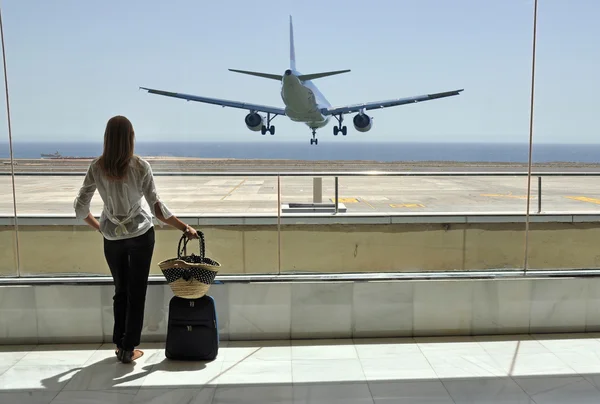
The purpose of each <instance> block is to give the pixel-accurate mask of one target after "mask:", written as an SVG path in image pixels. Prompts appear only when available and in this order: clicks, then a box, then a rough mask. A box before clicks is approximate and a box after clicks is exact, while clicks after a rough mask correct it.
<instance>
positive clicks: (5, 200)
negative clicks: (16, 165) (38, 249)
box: [0, 145, 18, 276]
mask: <svg viewBox="0 0 600 404" xmlns="http://www.w3.org/2000/svg"><path fill="white" fill-rule="evenodd" d="M2 149H3V150H8V145H7V147H6V148H4V147H3V148H2ZM1 153H2V155H0V161H1V164H2V168H0V169H1V170H2V175H1V176H0V276H16V275H17V273H18V271H17V248H16V240H17V238H16V237H17V233H16V228H15V225H14V223H15V215H14V206H13V191H12V183H11V176H10V175H5V174H9V173H10V165H9V164H6V163H10V159H8V158H6V155H5V153H4V152H1Z"/></svg>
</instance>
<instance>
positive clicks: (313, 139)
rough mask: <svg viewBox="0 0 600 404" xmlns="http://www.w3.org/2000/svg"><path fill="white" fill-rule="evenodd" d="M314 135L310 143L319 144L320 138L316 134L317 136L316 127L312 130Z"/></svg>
mask: <svg viewBox="0 0 600 404" xmlns="http://www.w3.org/2000/svg"><path fill="white" fill-rule="evenodd" d="M312 135H313V137H312V139H310V144H311V145H312V144H314V145H318V144H319V139H317V138H316V136H317V130H316V129H313V130H312Z"/></svg>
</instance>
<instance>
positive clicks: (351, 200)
mask: <svg viewBox="0 0 600 404" xmlns="http://www.w3.org/2000/svg"><path fill="white" fill-rule="evenodd" d="M330 201H331V202H335V199H333V198H332V199H330ZM338 202H339V203H358V199H356V198H338Z"/></svg>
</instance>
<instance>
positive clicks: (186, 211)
mask: <svg viewBox="0 0 600 404" xmlns="http://www.w3.org/2000/svg"><path fill="white" fill-rule="evenodd" d="M19 163H20V164H18V165H17V167H19V169H18V170H21V171H22V172H23V171H26V172H56V171H60V172H69V171H71V172H73V171H76V172H84V171H85V169H86V167H87V165H88V164H89V161H80V162H63V163H62V164H60V163H56V162H48V161H41V160H37V162H36V165H31V163H30V165H27V164H26V163H24V162H19ZM151 163H152V166H153V170H154V172H155V173H157V175H156V185H157V188H158V192H159V195H160V197H161V198H162V200H163V201H164V202H165V203H166V204H167V206H168V207H169V208H170V209H171V210H172V211H173V212H174V213H175V214H178V215H195V214H215V215H223V214H276V213H277V199H278V196H277V189H278V188H277V177H276V176H252V175H235V176H232V177H228V176H227V177H224V176H207V175H204V176H203V175H201V174H198V176H181V175H172V176H160V175H158V173H160V172H169V171H171V172H173V171H176V172H184V171H194V172H200V171H202V170H199V169H198V167H200V166H202V167H204V168H205V170H204V171H212V172H217V171H221V172H222V171H237V172H244V171H252V172H259V171H260V172H264V171H269V172H283V173H284V174H283V176H282V177H281V202H282V203H294V202H302V203H308V202H312V201H313V178H312V176H306V177H298V176H293V177H288V176H285V172H287V171H302V170H305V171H306V170H311V171H312V170H316V169H320V170H323V169H327V170H328V171H330V170H331V171H339V172H343V171H362V170H380V171H385V170H383V169H382V168H381V167H382V166H383V165H384V164H379V165H378V164H374V163H372V162H370V164H368V165H367V164H366V163H365V167H368V168H364V167H363V168H357V165H361V164H362V163H356V162H354V163H346V164H343V162H341V163H335V162H334V163H332V162H317V163H315V164H311V163H312V162H301V163H302V167H301V169H302V170H300V169H299V168H298V167H296V166H295V165H294V164H293V163H289V162H270V163H267V162H264V161H263V162H260V163H256V162H253V161H249V160H243V161H235V163H229V164H227V163H223V162H221V164H220V165H219V164H217V163H216V161H215V160H211V161H210V164H206V162H204V161H202V160H196V161H192V162H190V160H184V161H178V160H170V161H162V163H161V162H158V163H157V162H152V161H151ZM401 164H406V163H401ZM207 165H209V166H211V167H212V168H213V169H211V170H208V169H206V168H207V167H206V166H207ZM421 165H422V166H424V167H419V168H422V169H426V170H433V169H434V168H432V167H431V166H427V165H426V164H423V163H421ZM194 166H195V167H194ZM278 166H284V168H285V169H284V170H280V169H278V168H281V167H278ZM396 166H398V164H397V165H396ZM413 166H414V167H417V166H416V165H413ZM25 167H27V168H26V169H25ZM33 167H35V168H33ZM385 167H387V168H388V169H394V168H395V167H393V164H390V163H386V164H385ZM4 168H6V167H4ZM184 168H185V169H184ZM214 168H218V169H214ZM242 168H245V169H242ZM443 168H444V169H441V170H437V171H438V172H443V171H453V172H456V171H467V170H466V169H465V166H460V165H458V166H457V165H456V164H454V165H451V164H447V165H444V167H443ZM451 168H452V170H451ZM469 168H470V169H471V171H488V172H489V171H494V170H495V171H498V172H501V171H508V168H511V167H500V168H498V167H496V168H494V167H490V166H485V165H484V166H483V167H482V166H481V165H480V166H470V167H469ZM557 169H560V171H586V172H592V171H594V172H596V170H594V169H593V168H592V167H581V166H572V167H565V166H560V167H556V166H548V167H546V168H545V170H546V171H548V172H551V171H553V170H557ZM537 170H538V171H543V169H540V168H539V167H538V168H537ZM405 171H410V170H406V169H405ZM509 171H511V172H514V171H520V172H522V171H523V170H519V169H515V168H514V166H512V170H509ZM17 172H18V171H17ZM597 172H598V176H564V177H555V176H546V177H543V178H542V206H541V208H542V209H541V212H542V213H544V212H546V213H547V212H587V213H589V212H600V170H597ZM15 180H16V183H15V187H16V193H17V211H18V214H19V215H38V214H42V215H43V214H57V215H65V216H72V215H73V214H74V211H73V200H74V198H75V196H76V195H77V192H78V189H79V187H80V186H81V183H82V181H83V177H82V176H61V175H53V176H39V175H31V176H26V175H18V176H16V177H15ZM322 183H323V190H322V195H323V197H322V198H323V199H322V201H323V202H332V201H333V200H334V198H335V189H334V179H333V178H332V177H323V180H322ZM537 185H538V183H537V177H536V178H532V188H531V212H537V210H538V196H537V195H538V187H537ZM0 189H1V190H2V192H1V193H0V215H3V216H11V215H12V214H13V200H12V192H11V191H12V185H11V177H10V176H8V175H2V176H0ZM338 193H339V202H340V203H343V204H344V205H345V206H346V208H347V212H348V213H377V212H379V213H394V214H402V213H411V214H414V213H418V212H426V213H431V212H449V213H451V212H460V213H465V212H472V213H480V212H514V213H524V212H525V209H526V196H527V178H526V177H524V176H522V177H519V176H506V175H503V176H502V175H498V176H485V177H482V176H476V175H475V174H474V175H473V176H442V175H437V176H436V175H431V176H424V177H421V176H419V177H412V176H404V177H401V176H399V177H383V176H368V177H359V176H352V177H345V176H340V177H339V190H338ZM101 209H102V202H101V199H100V197H99V195H98V194H96V196H95V197H94V199H93V201H92V212H93V213H96V214H99V213H100V212H101Z"/></svg>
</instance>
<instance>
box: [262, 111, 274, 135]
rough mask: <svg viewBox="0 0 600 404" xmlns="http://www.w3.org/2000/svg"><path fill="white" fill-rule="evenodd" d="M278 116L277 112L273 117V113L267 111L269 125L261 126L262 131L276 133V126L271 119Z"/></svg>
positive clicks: (264, 133) (263, 132)
mask: <svg viewBox="0 0 600 404" xmlns="http://www.w3.org/2000/svg"><path fill="white" fill-rule="evenodd" d="M276 117H277V114H275V115H273V117H272V118H271V114H270V113H267V125H266V126H265V125H263V126H262V128H260V133H262V134H263V135H266V134H267V132H269V133H270V134H271V135H274V134H275V126H273V125H271V121H272V120H273V119H275V118H276Z"/></svg>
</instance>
